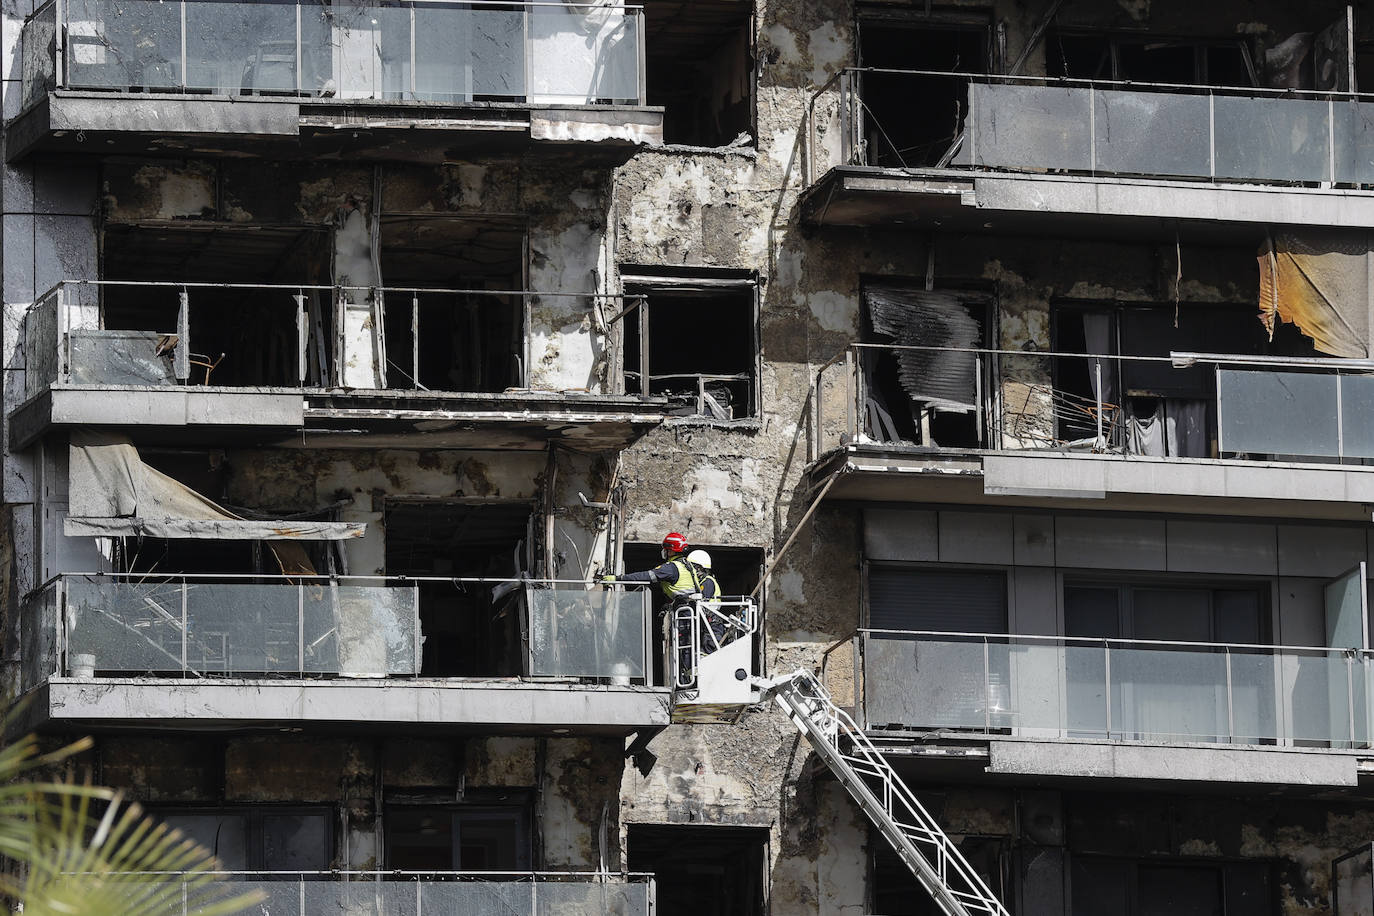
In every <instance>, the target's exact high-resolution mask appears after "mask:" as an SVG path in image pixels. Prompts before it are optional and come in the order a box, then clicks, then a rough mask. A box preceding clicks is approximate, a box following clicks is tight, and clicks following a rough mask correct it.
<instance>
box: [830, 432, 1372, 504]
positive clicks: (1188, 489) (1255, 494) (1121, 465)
mask: <svg viewBox="0 0 1374 916" xmlns="http://www.w3.org/2000/svg"><path fill="white" fill-rule="evenodd" d="M807 475H808V485H809V487H810V489H811V491H812V492H813V493H816V492H819V491H820V488H821V487H824V486H825V484H826V481H827V480H828V479H829V478H831V477H832V476H833V477H834V482H833V483H832V484H830V486H829V489H827V490H826V491H825V494H824V495H825V498H826V499H827V500H832V501H847V502H866V503H872V502H877V503H883V502H892V503H903V502H904V503H929V504H955V505H983V506H1006V507H1011V506H1017V507H1042V508H1045V507H1058V508H1073V509H1083V510H1087V511H1123V512H1167V513H1177V514H1182V515H1219V516H1221V515H1224V516H1258V517H1267V518H1284V517H1294V518H1307V519H1332V520H1346V521H1362V522H1368V521H1369V519H1370V506H1371V504H1374V467H1366V466H1351V465H1344V466H1343V465H1336V464H1325V465H1323V464H1287V463H1279V462H1256V461H1241V460H1216V459H1190V458H1147V457H1141V456H1127V455H1091V454H1074V453H1066V452H1005V451H1004V452H991V451H968V450H957V449H940V448H928V447H922V446H902V445H890V444H864V445H847V446H843V447H842V448H839V449H836V450H834V451H832V452H830V453H829V454H827V455H825V456H822V458H821V459H820V460H818V461H816V462H815V463H813V464H812V465H811V467H810V468H809V469H808V472H807Z"/></svg>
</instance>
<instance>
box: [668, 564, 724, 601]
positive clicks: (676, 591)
mask: <svg viewBox="0 0 1374 916" xmlns="http://www.w3.org/2000/svg"><path fill="white" fill-rule="evenodd" d="M672 563H673V566H675V567H677V578H676V579H664V580H663V581H662V582H660V583H658V587H659V589H660V590H662V592H663V595H664V597H666V598H668V599H669V600H672V599H674V598H681V597H682V596H683V595H690V594H692V593H693V592H701V593H702V594H705V593H706V583H707V582H710V583H711V584H712V585H713V586H715V590H714V592H713V593H712V595H711V597H713V598H718V597H720V583H718V582H717V581H716V579H715V576H712V575H711V574H710V573H708V572H706V570H704V569H703V570H698V569H697V567H695V566H693V565H692V564H691V563H688V562H687V561H686V560H673V561H672ZM698 573H700V575H698Z"/></svg>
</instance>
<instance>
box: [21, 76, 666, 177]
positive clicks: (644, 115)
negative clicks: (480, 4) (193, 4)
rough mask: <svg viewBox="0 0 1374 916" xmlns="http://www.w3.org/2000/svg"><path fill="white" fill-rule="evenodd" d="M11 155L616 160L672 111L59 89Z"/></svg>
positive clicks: (34, 113) (28, 118) (25, 120)
mask: <svg viewBox="0 0 1374 916" xmlns="http://www.w3.org/2000/svg"><path fill="white" fill-rule="evenodd" d="M6 135H7V137H8V142H7V144H6V155H7V157H8V160H9V161H10V162H16V161H19V160H21V159H24V158H26V157H28V156H30V155H33V154H42V155H54V154H77V155H91V154H94V155H100V156H112V155H177V156H182V155H196V156H224V155H227V156H235V155H252V156H262V157H267V158H274V159H318V158H345V159H350V160H369V159H376V160H381V159H385V160H387V161H414V162H428V163H439V162H443V161H445V160H446V159H448V158H452V157H453V156H455V155H461V156H465V157H472V156H483V155H511V154H516V153H524V152H541V151H542V152H543V153H544V154H546V155H549V156H551V157H557V156H560V155H562V156H570V157H575V158H576V160H577V161H578V162H579V163H591V164H603V165H607V166H611V165H618V164H620V163H622V162H625V161H626V160H628V159H629V158H630V156H632V155H634V153H635V151H636V150H637V149H639V148H640V147H641V146H657V145H661V144H662V142H663V109H661V108H650V107H634V106H596V107H577V106H567V107H548V106H532V105H523V104H513V103H496V102H474V103H467V104H462V105H434V104H428V105H426V104H405V105H398V104H396V103H395V102H389V101H385V100H383V101H367V100H351V101H347V102H338V101H320V100H311V99H299V98H288V97H282V98H270V97H262V96H256V97H246V98H245V97H239V96H209V95H205V96H185V95H171V94H154V93H115V92H80V91H75V90H54V91H51V92H49V93H48V94H47V95H46V96H44V97H43V98H42V99H40V100H39V101H38V102H37V103H36V104H35V105H33V106H32V107H31V108H29V109H28V110H27V111H25V112H24V113H22V114H20V115H19V116H18V117H16V118H15V119H14V120H13V121H11V122H10V123H9V124H8V125H7V128H6Z"/></svg>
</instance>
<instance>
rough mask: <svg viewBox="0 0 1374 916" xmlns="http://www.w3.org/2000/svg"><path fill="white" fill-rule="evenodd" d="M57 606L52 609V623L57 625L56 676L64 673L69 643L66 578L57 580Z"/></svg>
mask: <svg viewBox="0 0 1374 916" xmlns="http://www.w3.org/2000/svg"><path fill="white" fill-rule="evenodd" d="M56 596H57V606H56V607H55V608H54V609H53V614H54V616H55V617H56V620H54V621H53V623H54V624H55V625H56V626H57V645H56V646H55V647H54V649H55V651H54V653H53V666H54V667H55V668H56V670H55V671H54V672H53V673H54V674H55V675H57V676H61V675H63V674H65V673H66V672H67V671H68V670H69V669H68V668H67V647H68V645H70V643H71V634H70V633H69V632H68V629H67V580H66V579H58V580H57V589H56Z"/></svg>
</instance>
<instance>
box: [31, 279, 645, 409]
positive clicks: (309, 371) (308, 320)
mask: <svg viewBox="0 0 1374 916" xmlns="http://www.w3.org/2000/svg"><path fill="white" fill-rule="evenodd" d="M625 298H626V297H624V296H620V295H612V294H592V293H571V292H542V291H530V290H465V289H419V288H399V287H340V286H310V285H305V286H284V285H261V284H242V283H152V282H123V281H108V280H102V281H95V280H68V281H64V282H62V283H59V284H58V285H57V286H55V287H53V288H52V289H51V290H49V291H48V292H47V293H45V294H44V295H43V296H41V297H40V298H39V299H38V301H37V302H35V303H34V305H33V306H32V307H31V308H30V309H29V311H28V312H27V313H26V316H25V320H24V332H23V333H24V344H25V353H26V354H27V358H28V362H27V371H26V373H25V394H26V397H32V396H34V395H36V394H38V393H39V392H41V391H43V390H45V389H46V388H48V387H50V386H52V385H54V384H58V385H108V386H117V387H135V388H141V387H153V388H156V387H164V386H178V385H197V386H212V387H219V388H242V387H266V388H272V387H286V388H308V389H326V388H340V387H344V388H361V389H386V390H397V391H405V390H410V391H447V392H502V391H505V390H507V389H508V388H521V387H526V386H528V385H530V384H531V380H530V378H528V372H527V368H526V367H524V366H523V365H522V362H523V354H522V353H521V349H522V348H521V346H520V345H519V343H518V342H516V341H514V340H510V339H507V340H505V341H504V343H505V345H506V346H507V347H508V349H509V353H508V354H506V356H505V357H503V358H497V356H494V355H493V352H494V351H496V350H497V349H499V348H500V347H501V346H502V343H503V340H502V336H503V333H504V336H505V337H506V338H510V336H511V331H510V329H511V328H512V327H514V328H516V329H518V328H520V327H521V324H522V320H521V318H520V316H521V315H522V314H523V312H524V303H525V302H526V301H527V300H538V299H576V300H584V301H585V302H586V303H587V307H588V308H589V309H590V308H593V307H594V306H593V303H600V304H603V305H604V307H605V309H606V311H608V312H610V311H614V310H615V309H616V308H617V307H618V305H619V304H620V303H621V302H623V300H625ZM244 302H252V303H253V304H254V306H256V307H257V309H258V311H257V312H256V314H258V315H259V316H265V318H260V319H259V320H257V321H245V320H244V319H243V318H242V317H241V314H242V312H241V310H240V309H236V308H233V306H234V305H235V303H237V304H239V305H242V303H244ZM124 305H128V307H129V308H130V309H132V310H134V311H136V313H137V314H138V315H140V316H147V315H148V314H158V313H159V312H160V313H161V314H162V315H163V316H164V317H163V318H161V319H159V320H160V322H161V325H160V326H158V327H147V328H135V329H128V328H111V327H108V326H107V324H108V323H109V322H110V321H112V320H117V319H111V317H110V316H111V315H117V314H118V313H119V311H120V308H122V307H123V306H124ZM455 314H465V315H468V316H469V317H470V318H471V319H472V320H473V321H475V322H478V325H479V326H480V327H481V328H482V329H483V330H484V331H485V330H487V329H488V326H489V327H490V330H489V339H488V340H485V341H483V344H484V345H485V346H486V347H487V348H488V352H487V353H485V354H484V355H483V356H482V358H481V359H478V357H477V356H476V355H475V354H474V352H473V350H472V347H471V344H472V340H471V339H470V338H471V330H470V326H469V325H466V324H465V325H464V327H463V331H464V334H463V335H462V336H461V338H460V337H459V335H457V334H455V331H454V326H453V324H452V321H453V316H454V315H455ZM226 315H230V316H234V317H230V318H228V319H226V317H225V316H226ZM102 316H104V317H102ZM144 320H146V318H145V319H144ZM502 329H504V331H503V330H502ZM460 341H461V343H462V345H461V346H460Z"/></svg>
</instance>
